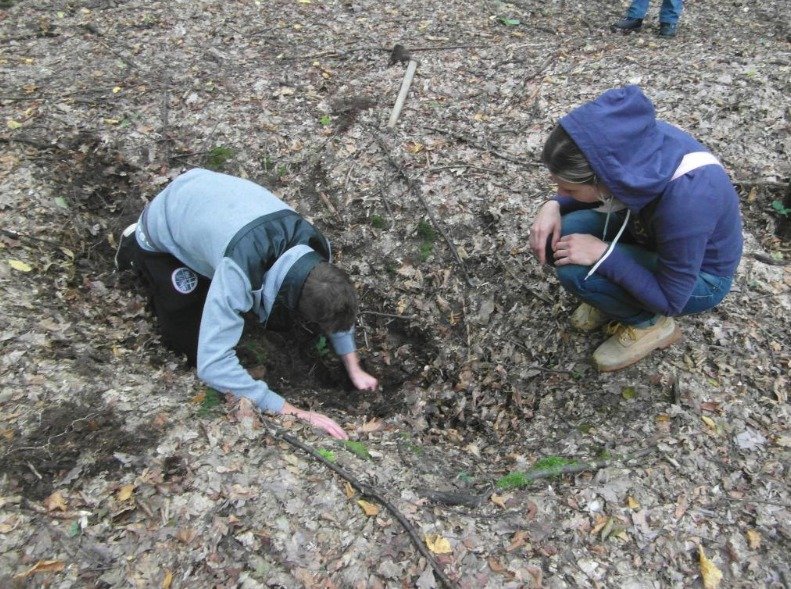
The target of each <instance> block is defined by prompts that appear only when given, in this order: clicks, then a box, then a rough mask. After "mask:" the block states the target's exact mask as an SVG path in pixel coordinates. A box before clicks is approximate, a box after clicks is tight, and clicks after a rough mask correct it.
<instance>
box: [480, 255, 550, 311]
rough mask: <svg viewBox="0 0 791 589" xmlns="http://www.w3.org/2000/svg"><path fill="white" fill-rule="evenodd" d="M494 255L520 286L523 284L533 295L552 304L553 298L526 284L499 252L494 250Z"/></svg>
mask: <svg viewBox="0 0 791 589" xmlns="http://www.w3.org/2000/svg"><path fill="white" fill-rule="evenodd" d="M494 257H495V258H496V259H497V262H498V263H499V264H500V267H501V268H502V269H503V270H505V271H506V273H507V274H508V275H509V276H510V277H511V278H513V279H514V280H516V281H517V282H518V283H519V285H520V286H521V287H522V288H523V289H525V290H526V291H527V292H529V293H530V294H531V295H533V296H534V297H536V298H537V299H539V300H541V301H544V302H545V303H547V304H550V305H551V304H552V301H551V300H549V298H547V297H545V296H544V295H543V294H541V293H539V292H536V291H535V290H533V289H532V288H531V287H530V286H528V285H527V284H525V282H524V281H523V280H522V279H521V278H519V276H517V275H516V274H514V273H513V272H512V271H511V268H509V267H508V265H507V264H506V263H505V262H504V261H503V260H502V259H501V258H500V256H499V255H498V254H497V252H494Z"/></svg>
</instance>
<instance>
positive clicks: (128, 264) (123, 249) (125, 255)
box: [115, 223, 137, 272]
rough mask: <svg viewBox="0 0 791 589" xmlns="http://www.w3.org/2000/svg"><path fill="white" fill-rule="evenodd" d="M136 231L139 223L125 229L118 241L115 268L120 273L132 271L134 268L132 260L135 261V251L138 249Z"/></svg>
mask: <svg viewBox="0 0 791 589" xmlns="http://www.w3.org/2000/svg"><path fill="white" fill-rule="evenodd" d="M135 229H137V223H132V224H131V225H130V226H129V227H127V228H126V229H124V232H123V233H121V237H120V239H119V240H118V250H117V251H116V252H115V267H116V268H117V269H118V271H119V272H122V271H124V270H131V268H132V260H134V254H135V249H136V248H137V238H136V237H135Z"/></svg>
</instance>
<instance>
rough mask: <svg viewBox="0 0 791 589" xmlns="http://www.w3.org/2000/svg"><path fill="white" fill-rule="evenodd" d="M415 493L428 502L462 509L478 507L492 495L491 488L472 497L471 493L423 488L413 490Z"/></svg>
mask: <svg viewBox="0 0 791 589" xmlns="http://www.w3.org/2000/svg"><path fill="white" fill-rule="evenodd" d="M415 493H417V494H418V495H420V496H421V497H425V498H426V499H428V500H429V501H434V502H435V503H442V504H443V505H451V506H453V505H463V506H464V507H478V506H479V505H480V504H481V503H483V502H484V501H486V500H487V499H488V498H489V497H490V495H491V494H492V488H491V487H490V488H488V489H486V491H484V492H483V493H480V494H477V495H473V494H472V493H461V492H457V491H435V490H433V489H427V488H424V487H418V488H417V489H415Z"/></svg>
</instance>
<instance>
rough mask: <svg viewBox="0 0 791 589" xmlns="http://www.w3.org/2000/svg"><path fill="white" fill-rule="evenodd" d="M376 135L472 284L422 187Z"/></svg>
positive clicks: (385, 142)
mask: <svg viewBox="0 0 791 589" xmlns="http://www.w3.org/2000/svg"><path fill="white" fill-rule="evenodd" d="M373 132H374V134H375V136H376V142H377V143H378V144H379V147H380V148H381V149H382V151H383V152H384V154H385V157H386V158H387V161H388V162H389V163H390V165H391V166H392V167H393V169H394V170H395V171H396V172H397V173H398V175H399V176H400V177H401V179H402V180H403V181H404V182H406V185H407V188H408V189H409V190H410V191H411V192H412V194H414V195H415V197H416V198H417V199H418V200H419V201H420V202H421V203H422V204H423V207H425V209H426V213H427V214H428V218H429V219H430V220H431V224H432V225H433V226H434V228H435V229H436V230H437V231H439V232H440V235H442V237H443V238H444V239H445V242H446V243H447V244H448V247H449V248H450V253H451V254H453V259H455V260H456V264H458V266H459V268H461V271H462V273H463V274H464V279H465V281H466V282H467V285H468V286H472V280H471V279H470V275H469V273H468V272H467V266H465V265H464V262H463V261H462V259H461V257H460V256H459V252H458V250H457V249H456V246H455V245H453V241H451V239H450V236H448V234H447V232H446V231H445V229H444V228H443V227H442V225H440V224H439V221H437V218H436V217H435V216H434V212H433V211H432V210H431V207H430V206H429V205H428V202H427V201H426V199H425V197H424V196H423V194H422V193H421V192H420V188H419V187H418V185H417V182H416V181H414V180H413V179H412V178H410V177H409V174H407V173H406V171H405V170H404V168H403V166H401V164H400V163H399V162H398V161H397V160H396V159H395V157H394V156H393V154H392V153H391V151H390V146H389V145H388V144H387V141H385V139H384V137H382V136H381V135H380V134H379V133H377V132H376V130H374V131H373Z"/></svg>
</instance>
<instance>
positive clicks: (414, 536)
mask: <svg viewBox="0 0 791 589" xmlns="http://www.w3.org/2000/svg"><path fill="white" fill-rule="evenodd" d="M262 421H263V422H264V423H265V424H266V425H270V427H267V433H268V434H269V435H270V436H271V437H273V438H275V439H276V440H282V441H284V442H287V443H289V444H291V445H292V446H294V447H296V448H299V449H300V450H302V451H303V452H307V453H308V454H310V456H312V457H313V458H315V459H316V460H318V461H319V462H321V463H322V464H323V465H324V466H326V467H327V468H329V469H330V470H331V471H333V472H334V473H335V474H337V475H339V476H340V477H341V478H343V479H345V480H346V481H348V482H349V484H350V485H352V486H353V487H354V488H355V489H357V490H358V491H359V492H360V493H362V494H363V495H365V496H366V497H371V498H373V499H376V500H377V501H378V502H379V503H381V504H382V505H384V507H385V508H386V509H387V511H389V512H390V514H391V515H392V516H393V517H394V518H395V519H396V520H397V521H398V523H400V524H401V526H402V527H403V528H404V530H405V531H406V532H407V534H408V535H409V537H410V538H411V540H412V543H413V544H414V545H415V548H417V549H418V552H420V554H421V555H422V556H423V558H425V559H426V561H427V562H428V563H429V565H431V568H432V569H434V572H435V573H436V574H437V576H438V577H439V578H440V580H441V581H442V582H443V583H444V584H445V586H446V587H456V586H457V585H456V584H455V583H454V582H453V581H451V580H450V578H449V577H448V576H447V575H446V574H445V571H443V570H442V567H441V566H440V564H439V563H438V562H437V561H436V559H435V558H434V556H433V555H432V554H431V552H430V551H429V550H428V548H426V545H425V543H424V542H423V540H422V539H421V538H420V536H419V535H418V533H417V530H415V527H414V526H413V525H412V524H410V523H409V521H408V520H407V519H406V517H404V515H403V514H402V513H401V512H400V511H399V510H398V509H397V508H396V507H395V506H394V505H393V504H392V503H390V501H388V500H387V499H385V498H384V497H383V496H382V494H381V493H379V492H378V491H377V490H376V489H374V488H373V487H371V486H370V485H368V484H366V483H362V482H360V481H358V480H357V479H356V478H354V477H353V476H352V475H351V474H349V473H348V472H346V471H345V470H344V469H342V468H341V467H340V466H338V465H336V464H333V463H332V462H330V461H329V460H327V459H326V458H324V456H322V455H321V454H319V453H318V452H316V451H315V450H314V449H313V448H311V447H310V446H308V445H307V444H304V443H303V442H301V441H299V440H298V439H296V438H295V437H293V436H291V435H289V434H287V433H285V432H283V431H282V430H280V429H279V428H277V427H275V426H274V425H271V422H269V423H267V422H268V421H269V420H268V419H266V418H265V417H263V416H262Z"/></svg>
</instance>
